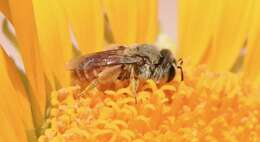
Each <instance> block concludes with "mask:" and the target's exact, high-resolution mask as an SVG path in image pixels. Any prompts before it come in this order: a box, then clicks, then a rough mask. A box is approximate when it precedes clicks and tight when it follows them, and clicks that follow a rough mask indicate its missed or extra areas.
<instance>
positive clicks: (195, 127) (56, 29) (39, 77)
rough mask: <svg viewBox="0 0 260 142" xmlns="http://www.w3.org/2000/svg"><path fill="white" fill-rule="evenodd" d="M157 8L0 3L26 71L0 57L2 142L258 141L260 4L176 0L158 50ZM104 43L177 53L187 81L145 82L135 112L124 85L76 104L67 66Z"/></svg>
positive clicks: (130, 0)
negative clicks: (170, 35)
mask: <svg viewBox="0 0 260 142" xmlns="http://www.w3.org/2000/svg"><path fill="white" fill-rule="evenodd" d="M157 7H158V1H157V0H142V1H137V0H124V1H122V0H73V1H71V0H63V1H43V0H23V1H21V0H0V11H1V12H2V13H3V14H4V16H5V18H6V20H4V23H3V26H2V28H3V33H4V34H5V35H6V37H7V38H8V39H9V40H10V41H11V44H13V45H15V47H16V50H17V51H18V52H19V53H20V55H21V57H22V62H23V67H24V70H23V67H18V66H17V64H16V63H15V62H14V60H13V59H12V58H11V57H10V56H9V53H8V52H6V51H5V50H3V48H2V47H1V48H0V49H1V50H0V70H1V77H0V86H1V87H0V116H1V121H0V125H1V126H0V141H3V142H9V141H10V142H16V141H21V142H27V141H30V142H34V141H39V142H68V141H69V142H85V141H111V142H116V141H134V142H145V141H149V142H150V141H165V142H167V141H194V142H195V141H259V140H260V93H259V92H260V85H259V82H260V74H259V73H260V72H259V67H260V62H258V59H259V57H258V55H260V48H258V46H259V45H260V42H259V28H260V26H259V25H260V19H259V14H260V8H259V7H260V2H259V1H257V0H248V1H245V0H237V1H236V2H234V1H232V0H219V1H209V0H192V1H191V0H181V1H178V43H177V46H174V45H172V44H171V43H172V42H171V41H170V40H169V39H166V38H164V37H165V36H160V37H162V38H163V40H159V41H157V37H158V35H161V33H160V30H159V21H158V11H157ZM11 27H13V28H14V32H13V31H12V30H11ZM111 43H117V44H126V45H130V44H133V43H149V44H157V45H158V46H159V47H169V46H170V47H178V48H172V50H173V51H176V52H175V54H176V56H178V57H182V58H183V59H184V61H185V63H184V66H183V68H184V75H185V80H184V81H183V82H181V81H180V79H179V76H178V75H177V77H176V79H175V80H173V81H171V82H169V83H166V84H162V85H157V84H156V83H155V82H153V81H152V80H146V81H145V82H144V84H142V85H140V86H139V88H138V92H137V94H138V97H137V102H138V103H137V104H135V100H134V98H133V97H132V92H131V91H130V89H129V88H128V87H123V85H122V84H116V85H115V86H114V87H113V88H111V87H108V86H109V85H108V86H107V88H105V89H104V90H98V89H93V90H90V91H89V92H87V93H88V95H85V96H84V97H81V98H78V97H76V96H77V95H79V94H80V93H81V88H80V87H79V86H73V85H72V84H71V78H70V74H69V72H68V71H66V70H65V69H64V65H65V63H66V62H67V61H68V60H70V59H71V58H73V57H75V56H78V55H83V54H87V53H91V52H95V51H101V50H103V48H104V47H105V46H106V45H108V44H111ZM1 44H2V43H1ZM2 46H5V45H4V44H3V45H2Z"/></svg>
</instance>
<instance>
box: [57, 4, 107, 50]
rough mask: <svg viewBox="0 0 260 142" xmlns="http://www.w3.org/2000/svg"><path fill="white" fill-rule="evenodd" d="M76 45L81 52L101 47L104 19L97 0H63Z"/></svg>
mask: <svg viewBox="0 0 260 142" xmlns="http://www.w3.org/2000/svg"><path fill="white" fill-rule="evenodd" d="M61 3H62V4H63V6H64V8H65V10H66V12H67V15H68V19H69V21H70V24H71V26H72V27H71V28H72V31H73V33H74V35H75V37H76V40H77V43H78V47H79V48H80V50H81V52H83V53H90V52H94V51H99V50H101V49H103V46H104V45H103V44H104V19H103V11H102V9H101V2H100V1H99V0H63V1H61Z"/></svg>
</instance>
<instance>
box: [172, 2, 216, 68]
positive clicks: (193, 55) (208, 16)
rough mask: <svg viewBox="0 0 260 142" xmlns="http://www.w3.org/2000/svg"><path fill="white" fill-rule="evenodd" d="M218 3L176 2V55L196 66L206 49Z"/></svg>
mask: <svg viewBox="0 0 260 142" xmlns="http://www.w3.org/2000/svg"><path fill="white" fill-rule="evenodd" d="M218 7H219V2H218V1H209V0H193V1H190V0H181V1H178V11H179V16H178V21H179V22H178V30H179V31H178V34H179V43H178V44H179V47H180V48H178V51H177V54H178V56H180V57H184V58H186V59H189V61H190V64H191V65H196V64H198V63H199V62H200V61H201V59H202V57H203V53H204V52H205V51H206V49H207V48H208V44H209V41H210V39H211V38H212V34H213V29H214V26H215V21H216V14H217V12H218Z"/></svg>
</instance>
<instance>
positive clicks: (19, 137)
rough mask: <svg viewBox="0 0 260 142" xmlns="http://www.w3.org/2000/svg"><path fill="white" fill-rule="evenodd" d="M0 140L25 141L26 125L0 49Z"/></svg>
mask: <svg viewBox="0 0 260 142" xmlns="http://www.w3.org/2000/svg"><path fill="white" fill-rule="evenodd" d="M0 48H2V47H0ZM0 70H1V77H0V86H1V87H0V117H1V121H0V125H1V127H0V134H1V135H0V141H12V140H16V141H24V142H25V141H27V138H26V127H25V125H24V123H23V120H24V118H23V117H22V115H21V114H22V111H23V110H22V106H20V105H19V103H20V102H19V100H18V95H21V94H19V93H17V92H16V90H15V88H14V87H13V86H12V83H11V80H10V79H9V77H8V73H7V71H8V70H6V67H5V59H4V55H3V52H2V49H0Z"/></svg>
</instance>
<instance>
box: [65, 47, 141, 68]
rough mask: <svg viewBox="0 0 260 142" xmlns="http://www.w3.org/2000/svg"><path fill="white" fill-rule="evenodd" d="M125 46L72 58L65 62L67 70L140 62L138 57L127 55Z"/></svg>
mask: <svg viewBox="0 0 260 142" xmlns="http://www.w3.org/2000/svg"><path fill="white" fill-rule="evenodd" d="M125 50H127V49H125V48H118V49H114V50H107V51H102V52H97V53H93V54H89V55H85V56H81V57H78V58H76V59H72V60H71V61H70V62H68V63H67V64H66V68H67V69H68V70H75V69H77V70H88V69H91V68H95V67H104V66H111V65H120V64H134V63H138V62H141V61H142V59H141V58H140V57H134V56H128V55H126V54H125Z"/></svg>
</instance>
